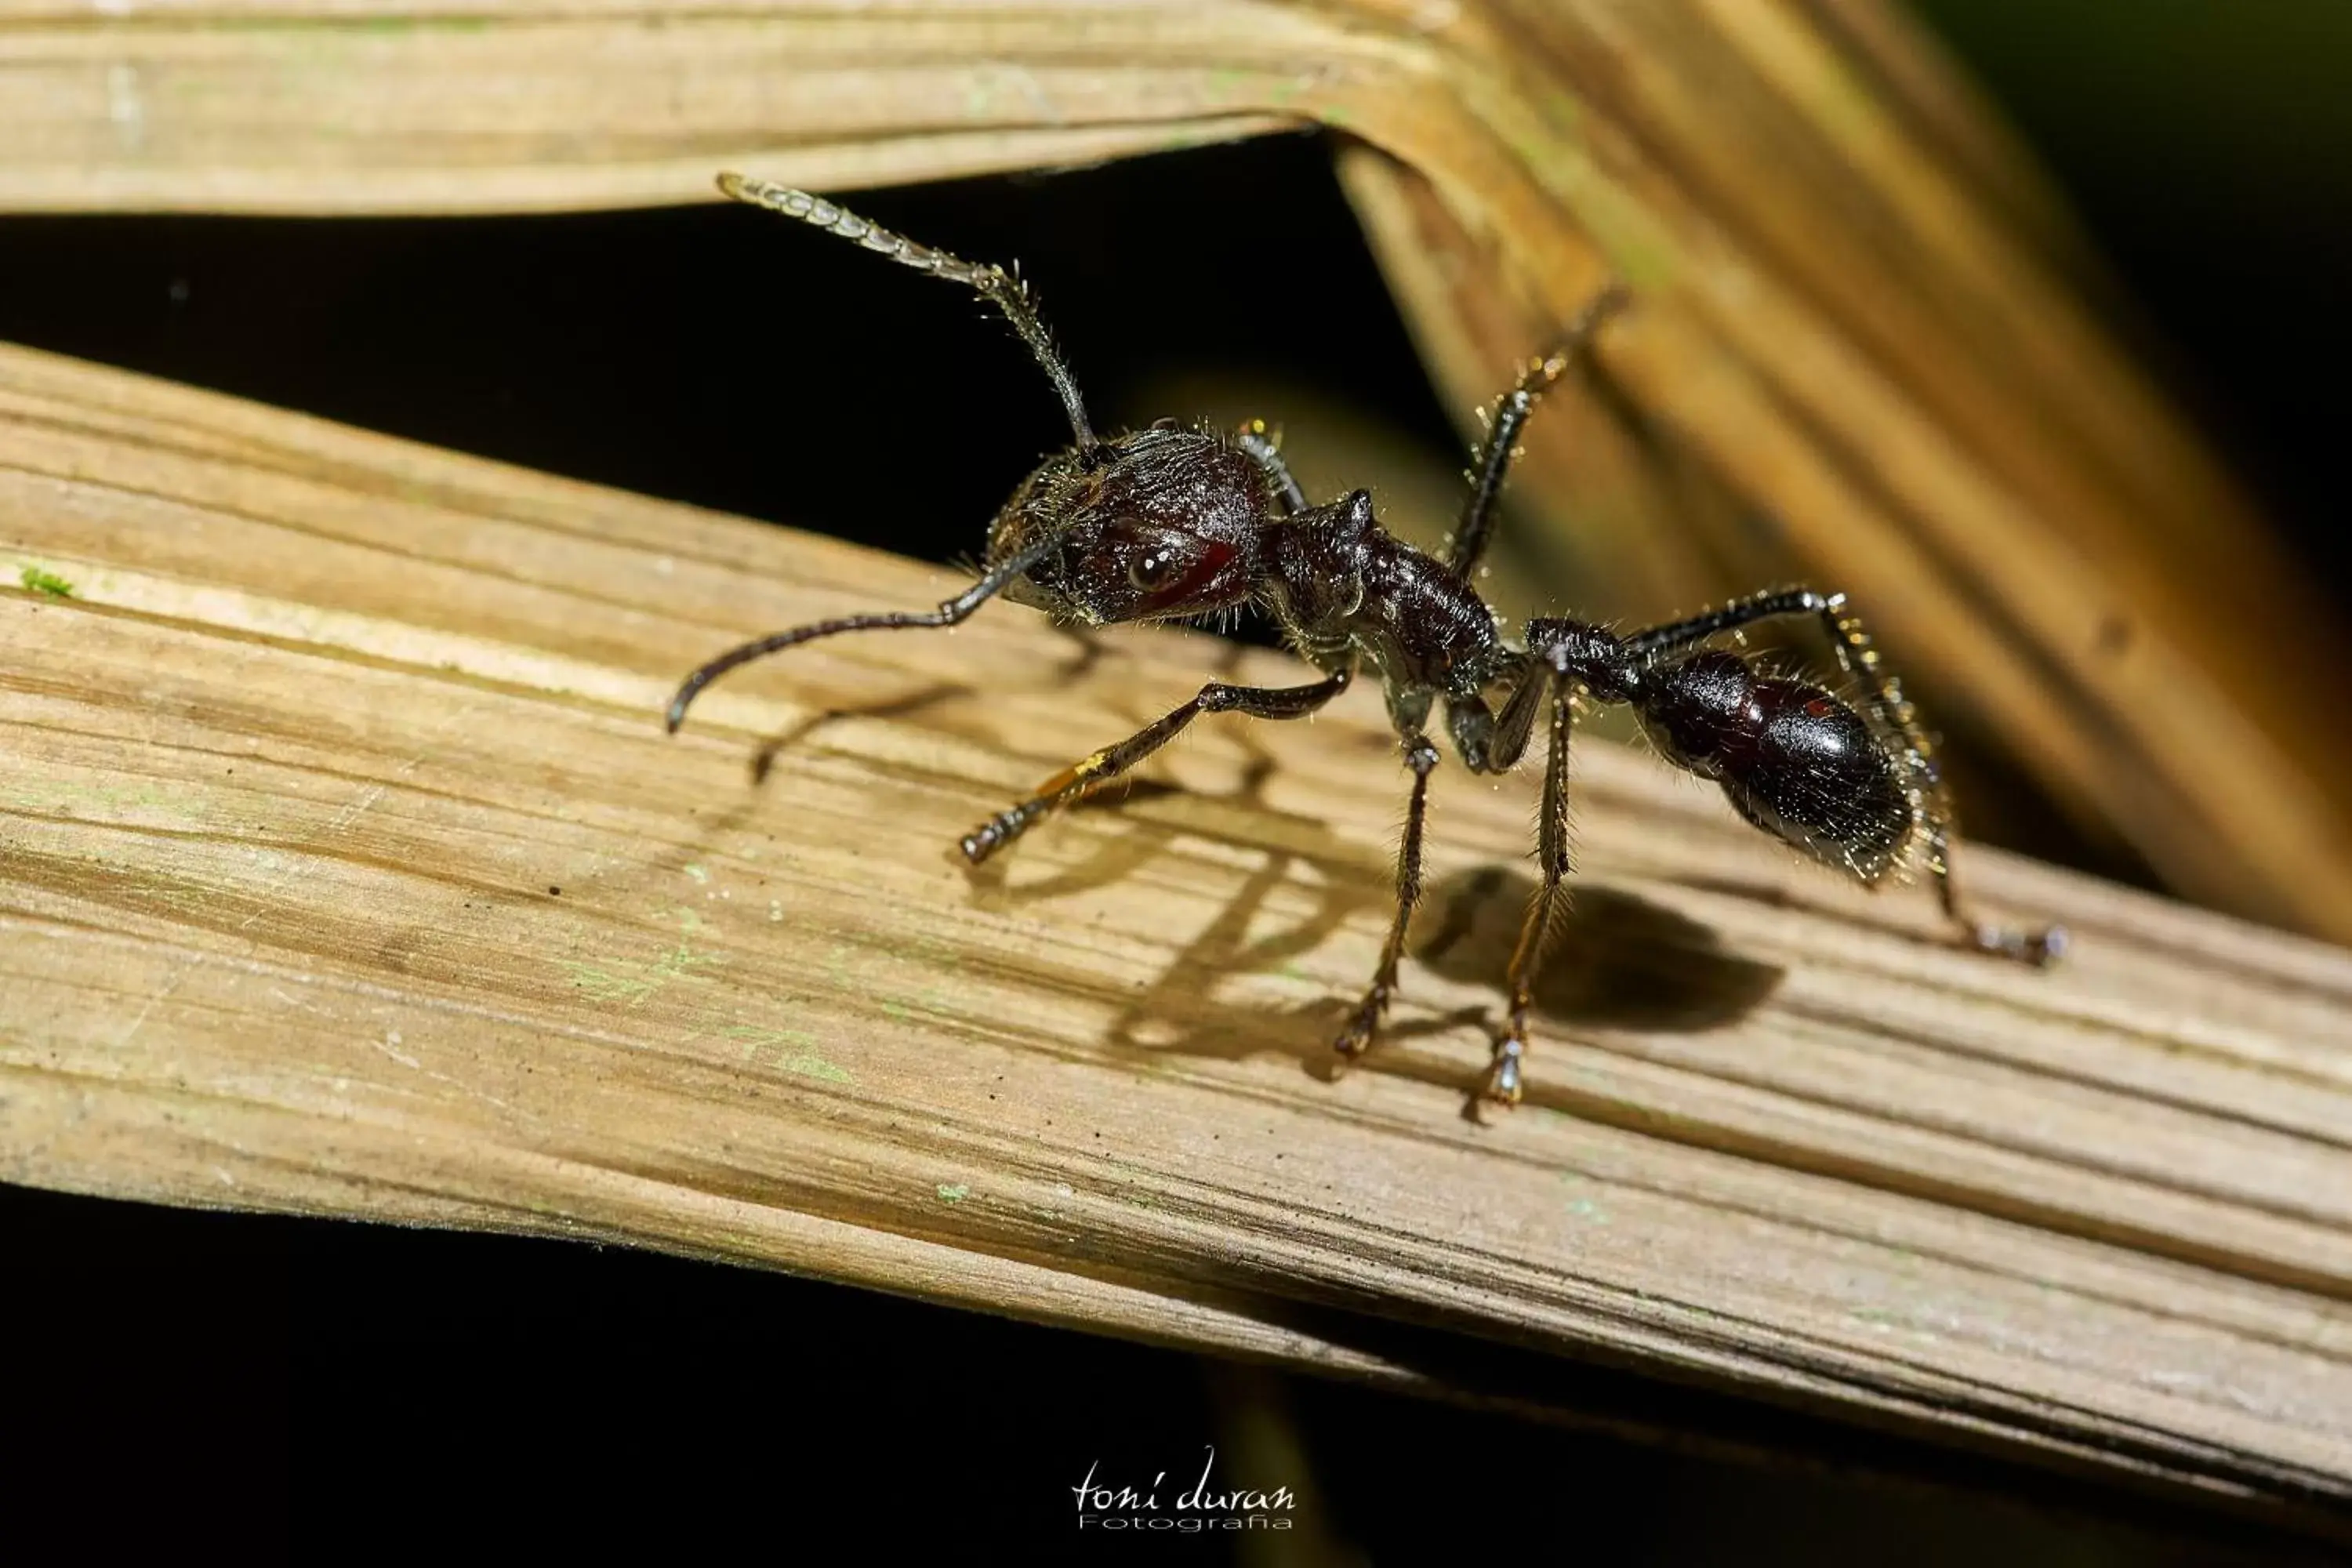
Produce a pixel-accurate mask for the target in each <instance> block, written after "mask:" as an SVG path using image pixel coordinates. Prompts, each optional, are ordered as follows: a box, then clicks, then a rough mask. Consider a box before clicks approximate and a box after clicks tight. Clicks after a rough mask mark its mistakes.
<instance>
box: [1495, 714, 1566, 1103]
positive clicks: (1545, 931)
mask: <svg viewBox="0 0 2352 1568" xmlns="http://www.w3.org/2000/svg"><path fill="white" fill-rule="evenodd" d="M1546 684H1547V685H1548V686H1549V688H1550V689H1551V747H1550V750H1549V753H1548V754H1547V756H1546V757H1545V759H1544V783H1543V804H1542V805H1541V806H1539V807H1538V810H1537V816H1536V862H1537V865H1538V868H1539V869H1540V871H1541V874H1542V880H1541V881H1539V882H1538V883H1537V884H1536V890H1535V892H1534V894H1533V895H1531V896H1530V897H1529V898H1528V912H1527V915H1526V918H1525V919H1523V920H1522V921H1520V922H1519V940H1518V942H1517V945H1516V946H1514V947H1513V948H1512V949H1511V967H1510V972H1509V973H1508V975H1507V984H1509V986H1510V988H1511V1012H1510V1022H1509V1024H1508V1025H1507V1026H1506V1027H1505V1029H1504V1031H1503V1036H1502V1038H1500V1039H1498V1040H1496V1042H1495V1061H1494V1065H1493V1066H1492V1067H1490V1068H1487V1069H1486V1083H1485V1085H1484V1086H1483V1087H1482V1089H1480V1091H1479V1092H1480V1094H1481V1095H1482V1096H1483V1097H1484V1098H1485V1099H1486V1100H1492V1101H1494V1102H1495V1103H1496V1104H1498V1105H1517V1103H1518V1102H1519V1095H1520V1093H1521V1092H1522V1089H1523V1086H1522V1084H1521V1081H1520V1076H1519V1064H1520V1062H1521V1061H1522V1060H1523V1059H1524V1058H1525V1057H1526V1056H1527V1051H1528V1008H1529V1007H1530V1006H1532V1005H1534V1004H1535V992H1536V973H1537V971H1538V969H1539V968H1540V967H1541V966H1542V963H1543V950H1544V943H1545V942H1547V941H1548V940H1549V938H1550V936H1551V928H1552V925H1553V923H1554V921H1556V920H1557V919H1558V918H1559V907H1560V894H1561V883H1562V882H1563V880H1564V879H1566V878H1567V876H1568V869H1569V866H1568V741H1569V734H1570V731H1571V730H1573V729H1574V727H1575V724H1576V685H1575V683H1574V682H1573V681H1570V680H1565V679H1548V680H1547V681H1546Z"/></svg>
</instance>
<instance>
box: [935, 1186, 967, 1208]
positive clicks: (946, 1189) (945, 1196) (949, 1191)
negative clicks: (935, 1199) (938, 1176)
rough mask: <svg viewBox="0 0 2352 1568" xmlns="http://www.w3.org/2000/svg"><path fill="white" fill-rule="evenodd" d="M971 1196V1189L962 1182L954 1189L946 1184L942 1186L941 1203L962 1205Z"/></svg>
mask: <svg viewBox="0 0 2352 1568" xmlns="http://www.w3.org/2000/svg"><path fill="white" fill-rule="evenodd" d="M970 1196H971V1188H970V1187H968V1186H966V1185H964V1184H962V1183H961V1182H958V1183H957V1184H955V1185H954V1186H952V1187H951V1186H950V1185H948V1184H946V1183H945V1182H941V1183H940V1202H941V1203H943V1204H960V1203H961V1202H963V1200H964V1199H966V1198H967V1197H970Z"/></svg>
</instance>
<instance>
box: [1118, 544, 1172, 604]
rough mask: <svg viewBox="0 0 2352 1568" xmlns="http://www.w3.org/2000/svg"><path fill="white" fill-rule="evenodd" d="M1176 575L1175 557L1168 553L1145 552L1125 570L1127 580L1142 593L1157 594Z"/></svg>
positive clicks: (1162, 550) (1161, 550)
mask: <svg viewBox="0 0 2352 1568" xmlns="http://www.w3.org/2000/svg"><path fill="white" fill-rule="evenodd" d="M1175 575H1176V557H1175V555H1174V554H1173V553H1172V552H1170V551H1167V550H1164V549H1160V550H1147V551H1145V552H1143V553H1142V554H1140V555H1139V556H1137V557H1136V558H1135V562H1134V563H1133V564H1132V565H1130V566H1129V567H1128V569H1127V580H1128V581H1129V583H1131V584H1134V585H1135V586H1136V587H1137V588H1139V589H1141V590H1142V591H1143V592H1144V593H1147V594H1152V593H1157V592H1159V591H1160V589H1162V588H1164V587H1166V586H1167V585H1168V580H1169V579H1170V578H1171V577H1173V576H1175Z"/></svg>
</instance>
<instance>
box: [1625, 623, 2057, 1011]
mask: <svg viewBox="0 0 2352 1568" xmlns="http://www.w3.org/2000/svg"><path fill="white" fill-rule="evenodd" d="M1776 616H1814V617H1815V618H1816V619H1818V620H1819V621H1820V623H1821V625H1822V627H1823V629H1824V630H1826V631H1827V632H1828V633H1829V637H1830V646H1831V647H1832V648H1834V649H1835V650H1836V652H1837V659H1838V664H1839V666H1840V667H1841V668H1843V669H1844V671H1845V672H1846V674H1847V675H1848V676H1850V677H1852V678H1853V679H1855V680H1857V681H1859V682H1860V683H1861V685H1862V688H1863V692H1864V700H1865V703H1866V705H1867V707H1868V709H1869V712H1870V717H1871V719H1872V720H1873V721H1874V722H1875V724H1876V725H1877V727H1878V729H1879V731H1881V732H1882V733H1883V734H1885V735H1889V736H1891V737H1893V739H1894V740H1895V742H1897V743H1898V744H1899V746H1900V748H1901V752H1902V758H1903V763H1904V769H1905V772H1906V774H1907V775H1908V778H1909V781H1910V782H1909V789H1910V794H1911V802H1912V812H1913V816H1914V818H1915V820H1916V822H1917V823H1918V825H1919V832H1920V836H1921V837H1922V839H1923V840H1924V841H1925V843H1926V845H1927V871H1928V874H1929V875H1930V876H1932V877H1933V878H1934V879H1935V881H1936V895H1937V900H1939V901H1940V902H1941V904H1942V905H1943V910H1944V916H1945V918H1946V919H1947V920H1948V921H1951V922H1952V924H1953V925H1954V926H1955V927H1957V928H1958V931H1959V933H1960V936H1961V939H1962V940H1963V941H1964V942H1966V943H1967V944H1968V945H1969V946H1970V947H1972V948H1975V949H1976V950H1977V951H1978V952H1989V953H1992V954H1995V955H1997V956H1999V957H2001V958H2009V959H2014V960H2016V961H2017V962H2019V963H2031V964H2034V965H2037V966H2040V965H2046V964H2050V963H2055V962H2056V961H2057V960H2058V959H2059V957H2060V956H2061V955H2063V953H2064V952H2065V951H2066V928H2065V927H2063V926H2056V925H2053V926H2044V927H2042V929H2041V930H2039V931H2021V930H2016V929H2013V928H2011V927H2007V926H2001V925H1996V924H1994V923H1992V922H1990V921H1981V920H1979V919H1977V918H1976V917H1975V916H1974V915H1973V914H1972V913H1971V912H1970V911H1969V908H1968V906H1967V904H1966V902H1965V901H1964V900H1962V899H1961V897H1960V889H1959V882H1958V877H1957V876H1956V875H1955V874H1954V872H1953V869H1952V845H1953V843H1954V841H1955V839H1956V837H1957V832H1956V827H1955V824H1954V822H1953V817H1952V805H1951V800H1950V797H1949V796H1948V795H1947V794H1946V792H1945V789H1944V779H1943V774H1942V773H1941V771H1940V770H1939V769H1937V766H1936V748H1935V742H1933V741H1932V740H1930V739H1929V738H1928V735H1927V730H1926V729H1925V727H1924V726H1922V725H1921V724H1920V722H1919V713H1918V710H1917V709H1916V708H1914V707H1912V705H1911V703H1910V701H1909V700H1907V699H1906V698H1905V697H1904V695H1903V684H1902V682H1901V681H1899V680H1897V679H1895V676H1894V675H1893V674H1892V673H1890V672H1889V671H1888V670H1887V669H1886V668H1885V661H1884V660H1882V659H1881V658H1880V657H1879V653H1878V648H1877V647H1876V646H1875V645H1874V643H1873V642H1872V641H1871V637H1870V633H1869V631H1868V629H1867V628H1865V627H1864V626H1863V624H1862V620H1861V617H1859V616H1853V615H1849V614H1847V613H1846V601H1845V595H1843V594H1826V595H1825V594H1819V593H1816V592H1814V591H1813V590H1812V589H1811V588H1785V589H1780V590H1776V591H1774V592H1771V593H1765V594H1758V595H1754V596H1753V597H1751V598H1747V599H1740V600H1737V601H1735V602H1733V603H1731V604H1728V605H1725V606H1723V608H1721V609H1719V610H1710V611H1708V612H1707V613H1706V614H1705V615H1702V616H1692V617H1691V618H1690V619H1688V620H1686V621H1676V622H1675V623H1673V624H1672V625H1670V626H1658V627H1654V628H1653V629H1652V630H1649V631H1646V632H1643V633H1640V634H1638V635H1636V636H1633V637H1627V638H1626V639H1625V652H1626V653H1627V654H1628V655H1631V656H1633V658H1657V657H1659V656H1661V655H1664V654H1670V653H1674V652H1676V651H1678V650H1680V649H1682V648H1685V647H1690V646H1691V645H1693V644H1695V643H1698V642H1701V641H1704V640H1705V639H1706V638H1707V637H1713V636H1715V635H1716V634H1717V633H1719V632H1727V631H1731V630H1734V629H1736V628H1738V627H1739V626H1748V625H1750V624H1752V623H1754V622H1757V621H1761V620H1767V619H1770V618H1773V617H1776Z"/></svg>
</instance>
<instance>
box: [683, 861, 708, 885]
mask: <svg viewBox="0 0 2352 1568" xmlns="http://www.w3.org/2000/svg"><path fill="white" fill-rule="evenodd" d="M686 874H687V875H688V876H689V877H691V878H693V879H695V880H696V881H698V882H708V881H709V880H710V871H709V868H707V867H705V866H702V865H700V864H699V863H696V864H691V865H688V867H687V868H686Z"/></svg>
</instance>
